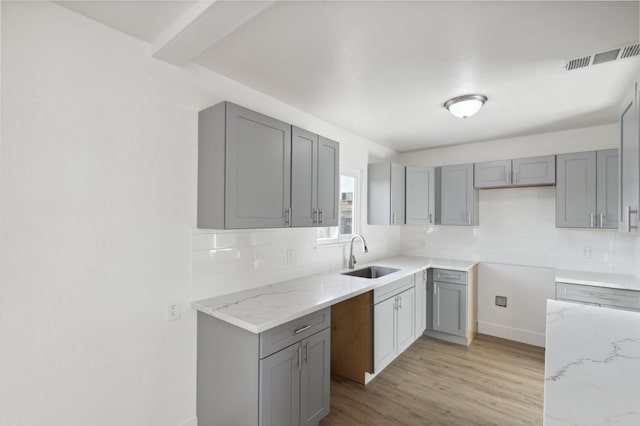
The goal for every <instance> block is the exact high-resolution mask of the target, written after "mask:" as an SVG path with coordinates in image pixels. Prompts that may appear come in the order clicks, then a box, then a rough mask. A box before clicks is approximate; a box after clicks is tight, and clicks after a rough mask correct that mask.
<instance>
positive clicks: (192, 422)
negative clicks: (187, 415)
mask: <svg viewBox="0 0 640 426" xmlns="http://www.w3.org/2000/svg"><path fill="white" fill-rule="evenodd" d="M180 426H198V418H197V417H193V418H191V419H189V420H186V421H184V422H182V424H181V425H180Z"/></svg>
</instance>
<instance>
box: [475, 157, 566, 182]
mask: <svg viewBox="0 0 640 426" xmlns="http://www.w3.org/2000/svg"><path fill="white" fill-rule="evenodd" d="M555 183H556V156H555V155H548V156H544V157H531V158H518V159H515V160H500V161H488V162H485V163H476V164H475V165H474V185H475V187H476V188H502V187H508V186H533V185H553V184H555Z"/></svg>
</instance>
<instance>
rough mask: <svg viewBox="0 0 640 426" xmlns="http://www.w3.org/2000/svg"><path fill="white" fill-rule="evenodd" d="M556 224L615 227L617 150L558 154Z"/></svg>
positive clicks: (565, 226)
mask: <svg viewBox="0 0 640 426" xmlns="http://www.w3.org/2000/svg"><path fill="white" fill-rule="evenodd" d="M557 158H558V178H557V185H556V226H557V227H562V228H614V229H615V228H616V225H617V220H616V217H617V205H618V185H617V175H618V150H617V149H613V150H606V151H589V152H578V153H573V154H562V155H558V157H557Z"/></svg>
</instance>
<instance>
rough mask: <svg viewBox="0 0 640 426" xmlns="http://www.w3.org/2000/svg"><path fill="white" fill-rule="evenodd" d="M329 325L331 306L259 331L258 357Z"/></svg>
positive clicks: (262, 356) (269, 353) (291, 343)
mask: <svg viewBox="0 0 640 426" xmlns="http://www.w3.org/2000/svg"><path fill="white" fill-rule="evenodd" d="M330 326H331V308H325V309H322V310H320V311H317V312H313V313H311V314H309V315H305V316H303V317H301V318H298V319H295V320H293V321H289V322H288V323H286V324H282V325H279V326H277V327H275V328H272V329H271V330H267V331H265V332H263V333H260V358H264V357H267V356H269V355H271V354H272V353H274V352H277V351H279V350H280V349H283V348H286V347H287V346H289V345H293V344H294V343H296V342H299V341H300V340H302V339H304V338H307V337H309V336H311V335H312V334H315V333H317V332H318V331H320V330H323V329H325V328H327V327H330Z"/></svg>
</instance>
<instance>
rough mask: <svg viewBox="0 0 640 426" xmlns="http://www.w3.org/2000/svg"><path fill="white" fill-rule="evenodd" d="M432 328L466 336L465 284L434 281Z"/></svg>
mask: <svg viewBox="0 0 640 426" xmlns="http://www.w3.org/2000/svg"><path fill="white" fill-rule="evenodd" d="M433 329H434V330H437V331H441V332H443V333H448V334H453V335H456V336H462V337H465V336H466V333H467V286H465V285H461V284H451V283H442V282H438V281H434V283H433Z"/></svg>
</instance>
